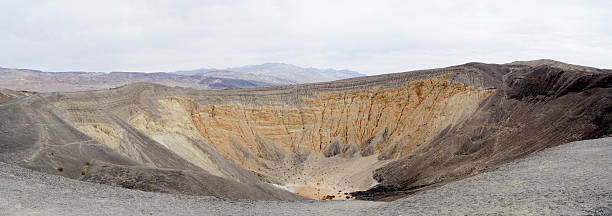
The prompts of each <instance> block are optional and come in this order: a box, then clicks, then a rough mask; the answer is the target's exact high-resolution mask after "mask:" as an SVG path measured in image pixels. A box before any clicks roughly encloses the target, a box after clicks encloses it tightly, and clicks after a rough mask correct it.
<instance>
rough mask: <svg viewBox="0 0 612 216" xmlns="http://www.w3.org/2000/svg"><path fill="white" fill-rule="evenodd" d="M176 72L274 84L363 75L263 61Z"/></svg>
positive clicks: (310, 81) (330, 79) (311, 81)
mask: <svg viewBox="0 0 612 216" xmlns="http://www.w3.org/2000/svg"><path fill="white" fill-rule="evenodd" d="M175 73H176V74H183V75H196V74H203V75H207V76H217V77H225V78H234V79H247V80H257V81H261V82H267V83H274V84H294V83H313V82H325V81H333V80H339V79H347V78H353V77H361V76H365V75H364V74H361V73H358V72H355V71H351V70H335V69H318V68H312V67H310V68H302V67H298V66H295V65H292V64H284V63H265V64H260V65H248V66H242V67H233V68H226V69H197V70H187V71H177V72H175Z"/></svg>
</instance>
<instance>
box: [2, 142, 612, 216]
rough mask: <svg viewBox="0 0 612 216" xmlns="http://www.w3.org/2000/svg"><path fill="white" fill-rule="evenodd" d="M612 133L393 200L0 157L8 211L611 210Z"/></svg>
mask: <svg viewBox="0 0 612 216" xmlns="http://www.w3.org/2000/svg"><path fill="white" fill-rule="evenodd" d="M611 165H612V138H603V139H596V140H586V141H579V142H573V143H569V144H565V145H561V146H557V147H553V148H550V149H546V150H544V151H541V152H538V153H535V154H532V155H530V156H528V157H526V158H524V159H521V160H518V161H516V162H513V163H510V164H506V165H504V166H501V167H499V168H497V169H494V170H492V171H489V172H486V173H483V174H480V175H477V176H474V177H471V178H467V179H463V180H459V181H456V182H452V183H449V184H446V185H443V186H441V187H438V188H435V189H432V190H428V191H425V192H421V193H417V194H414V195H411V196H408V197H406V198H403V199H399V200H396V201H394V202H370V201H356V200H351V201H314V200H310V201H256V200H236V199H221V198H214V197H208V196H187V195H178V194H162V193H151V192H143V191H137V190H129V189H124V188H117V187H111V186H106V185H99V184H92V183H87V182H82V181H77V180H72V179H68V178H65V177H61V176H56V175H48V174H43V173H40V172H36V171H32V170H29V169H24V168H21V167H19V166H15V165H10V164H6V163H0V194H2V196H0V214H2V215H170V214H172V215H253V214H257V215H264V214H265V215H270V214H272V215H283V214H300V215H400V214H402V215H404V214H426V215H476V214H493V215H495V214H516V215H585V214H589V215H610V214H612V184H610V176H612V166H611Z"/></svg>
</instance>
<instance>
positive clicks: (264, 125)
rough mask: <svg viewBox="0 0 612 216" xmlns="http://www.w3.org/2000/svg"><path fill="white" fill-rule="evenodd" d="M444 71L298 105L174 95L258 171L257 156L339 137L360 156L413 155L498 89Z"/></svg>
mask: <svg viewBox="0 0 612 216" xmlns="http://www.w3.org/2000/svg"><path fill="white" fill-rule="evenodd" d="M446 77H447V75H443V76H439V77H436V78H433V79H430V80H423V81H413V82H408V83H406V84H404V85H401V86H399V87H396V88H390V89H381V88H374V89H364V90H357V91H346V92H326V93H318V94H315V96H314V97H304V98H303V101H304V103H303V104H302V105H298V106H295V105H291V106H290V105H286V104H283V103H282V102H281V103H278V104H270V105H266V106H259V107H254V106H245V105H242V104H230V105H218V106H215V105H209V106H199V105H197V104H194V103H193V101H191V100H189V99H186V98H175V99H177V100H179V101H181V104H182V105H183V107H184V108H185V109H186V111H187V112H188V113H190V115H191V119H192V121H193V123H194V125H195V126H196V128H197V130H198V131H199V133H200V134H201V135H202V137H203V138H204V140H206V141H208V142H209V143H211V144H212V145H213V146H214V147H215V148H216V149H217V150H218V151H219V152H220V153H221V154H222V155H224V156H225V157H226V158H229V159H230V160H232V161H234V162H235V163H236V164H239V165H241V166H243V167H245V168H248V169H251V170H257V169H258V168H259V166H260V164H261V161H260V160H261V159H260V158H263V159H267V160H280V159H281V158H282V156H283V155H284V154H285V153H286V152H288V151H292V150H299V151H310V152H321V151H324V150H325V148H326V147H327V145H329V144H331V143H334V142H338V143H339V144H340V146H341V148H340V149H345V148H346V147H347V145H351V146H353V145H355V146H357V147H359V148H358V149H359V151H360V152H361V154H362V155H364V154H366V155H371V154H377V153H382V154H384V155H385V158H389V159H391V158H397V157H401V156H404V155H407V154H410V153H411V152H413V151H414V150H415V149H417V148H419V147H421V146H422V145H424V144H426V143H428V142H429V141H431V139H432V138H433V137H434V136H435V135H436V134H437V133H439V132H440V131H441V130H443V129H445V128H446V127H448V126H451V125H453V124H454V123H456V122H458V121H459V120H460V119H462V118H465V117H467V116H468V115H469V114H471V113H472V112H474V111H475V110H476V109H477V108H478V104H479V103H480V102H481V101H483V100H484V99H486V98H487V97H488V96H489V95H491V94H492V93H493V92H494V90H483V89H474V88H472V87H469V86H464V85H463V84H458V83H451V82H449V81H447V80H446ZM249 154H252V155H255V156H257V157H252V156H251V157H249Z"/></svg>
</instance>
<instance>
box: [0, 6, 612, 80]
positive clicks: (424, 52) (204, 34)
mask: <svg viewBox="0 0 612 216" xmlns="http://www.w3.org/2000/svg"><path fill="white" fill-rule="evenodd" d="M428 2H429V3H421V2H419V1H323V0H310V1H263V0H262V1H176V2H175V1H118V0H117V1H76V0H74V1H2V2H0V8H2V9H3V12H2V13H0V65H1V66H4V67H19V68H35V69H43V70H49V71H67V70H83V71H113V70H127V71H173V70H178V69H193V68H200V67H218V68H224V67H230V66H239V65H245V64H259V63H263V62H285V63H291V64H296V65H300V66H313V67H323V68H327V67H332V68H339V69H343V68H347V69H352V70H356V71H360V72H364V73H368V74H378V73H387V72H397V71H406V70H412V69H420V68H431V67H441V66H448V65H453V64H460V63H465V62H469V61H481V62H494V63H505V62H509V61H513V60H529V59H539V58H551V59H556V60H561V61H566V62H569V63H575V64H583V65H590V66H596V67H603V68H612V62H611V61H609V59H612V22H609V20H611V19H612V12H611V11H612V3H610V1H428Z"/></svg>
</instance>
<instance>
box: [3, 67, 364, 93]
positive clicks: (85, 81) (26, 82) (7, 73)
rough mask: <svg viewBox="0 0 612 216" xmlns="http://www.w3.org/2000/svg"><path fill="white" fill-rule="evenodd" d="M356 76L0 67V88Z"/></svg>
mask: <svg viewBox="0 0 612 216" xmlns="http://www.w3.org/2000/svg"><path fill="white" fill-rule="evenodd" d="M360 76H364V75H363V74H360V73H357V72H354V71H350V70H334V69H317V68H302V67H298V66H295V65H291V64H283V63H265V64H261V65H250V66H243V67H234V68H227V69H198V70H190V71H176V72H169V73H165V72H158V73H142V72H110V73H103V72H43V71H39V70H29V69H11V68H0V86H1V87H4V88H8V89H12V90H17V91H34V92H70V91H85V90H102V89H108V88H115V87H119V86H122V85H126V84H129V83H134V82H148V83H155V84H160V85H166V86H171V87H181V88H191V89H230V88H256V87H267V86H278V85H290V84H301V83H312V82H325V81H332V80H338V79H346V78H352V77H360Z"/></svg>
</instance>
